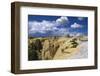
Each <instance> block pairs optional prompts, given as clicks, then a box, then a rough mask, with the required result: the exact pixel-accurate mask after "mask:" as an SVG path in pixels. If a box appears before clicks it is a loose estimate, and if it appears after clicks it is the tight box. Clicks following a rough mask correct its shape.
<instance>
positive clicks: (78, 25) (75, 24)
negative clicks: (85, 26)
mask: <svg viewBox="0 0 100 76" xmlns="http://www.w3.org/2000/svg"><path fill="white" fill-rule="evenodd" d="M71 28H82V25H80V24H77V23H76V22H75V23H74V24H72V25H71Z"/></svg>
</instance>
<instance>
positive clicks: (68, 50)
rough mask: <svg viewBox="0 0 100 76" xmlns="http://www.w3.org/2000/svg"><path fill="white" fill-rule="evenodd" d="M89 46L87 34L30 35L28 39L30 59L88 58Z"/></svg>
mask: <svg viewBox="0 0 100 76" xmlns="http://www.w3.org/2000/svg"><path fill="white" fill-rule="evenodd" d="M87 48H88V39H87V36H81V37H65V36H64V37H37V38H36V37H30V38H29V39H28V60H59V59H80V58H87V56H88V49H87Z"/></svg>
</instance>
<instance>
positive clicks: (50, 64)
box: [20, 7, 94, 70]
mask: <svg viewBox="0 0 100 76" xmlns="http://www.w3.org/2000/svg"><path fill="white" fill-rule="evenodd" d="M28 14H33V15H54V16H55V15H56V16H79V17H80V16H83V17H88V58H87V59H71V60H48V61H45V60H43V61H28V50H27V49H28V39H27V38H28ZM20 19H21V20H20V31H21V32H20V33H21V34H20V44H21V46H20V69H21V70H25V69H42V68H59V67H75V66H91V65H94V11H88V10H76V9H75V10H74V9H73V10H72V9H57V8H41V7H21V8H20Z"/></svg>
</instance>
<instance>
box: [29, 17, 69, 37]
mask: <svg viewBox="0 0 100 76" xmlns="http://www.w3.org/2000/svg"><path fill="white" fill-rule="evenodd" d="M67 21H68V18H67V17H60V18H58V19H57V20H55V21H46V20H43V21H41V22H38V21H29V23H28V26H29V27H28V30H29V34H34V33H42V34H46V32H47V31H51V32H53V33H54V34H55V35H58V34H65V33H66V29H65V28H58V26H61V24H62V23H65V22H67Z"/></svg>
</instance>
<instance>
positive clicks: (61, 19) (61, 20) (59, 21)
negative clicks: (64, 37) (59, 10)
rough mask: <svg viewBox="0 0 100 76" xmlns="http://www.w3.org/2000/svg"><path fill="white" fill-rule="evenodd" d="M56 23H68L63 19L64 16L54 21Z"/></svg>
mask: <svg viewBox="0 0 100 76" xmlns="http://www.w3.org/2000/svg"><path fill="white" fill-rule="evenodd" d="M56 22H57V23H58V24H64V23H67V22H68V18H67V17H65V16H62V17H60V18H58V19H57V20H56Z"/></svg>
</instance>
